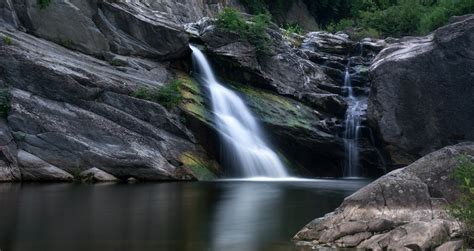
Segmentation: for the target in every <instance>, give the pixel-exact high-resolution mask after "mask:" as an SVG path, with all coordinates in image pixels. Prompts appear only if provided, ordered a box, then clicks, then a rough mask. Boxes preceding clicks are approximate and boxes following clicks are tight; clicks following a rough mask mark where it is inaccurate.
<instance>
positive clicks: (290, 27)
mask: <svg viewBox="0 0 474 251" xmlns="http://www.w3.org/2000/svg"><path fill="white" fill-rule="evenodd" d="M283 29H284V32H283V35H284V36H285V37H290V36H291V34H298V35H301V34H303V29H302V28H301V27H300V25H299V24H297V23H294V24H286V25H285V26H284V27H283Z"/></svg>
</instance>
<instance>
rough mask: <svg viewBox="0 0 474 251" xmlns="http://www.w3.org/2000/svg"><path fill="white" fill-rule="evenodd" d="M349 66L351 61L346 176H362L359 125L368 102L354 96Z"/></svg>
mask: <svg viewBox="0 0 474 251" xmlns="http://www.w3.org/2000/svg"><path fill="white" fill-rule="evenodd" d="M349 66H350V62H349V63H348V64H347V66H346V70H345V73H344V90H345V93H346V100H347V103H348V105H349V107H348V109H347V112H346V118H345V123H344V125H345V131H344V147H345V153H346V159H345V163H344V176H345V177H357V176H360V171H359V146H358V140H359V127H360V124H361V120H362V116H363V115H364V105H366V102H363V100H362V99H360V98H357V97H356V96H354V90H353V88H352V82H351V74H350V72H349Z"/></svg>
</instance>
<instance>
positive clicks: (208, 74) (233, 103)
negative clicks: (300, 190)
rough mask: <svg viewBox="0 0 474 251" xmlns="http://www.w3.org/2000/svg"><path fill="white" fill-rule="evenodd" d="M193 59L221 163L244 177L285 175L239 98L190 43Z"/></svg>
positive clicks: (279, 162) (281, 165)
mask: <svg viewBox="0 0 474 251" xmlns="http://www.w3.org/2000/svg"><path fill="white" fill-rule="evenodd" d="M191 49H192V51H193V62H194V65H195V68H196V70H197V71H198V73H199V77H200V78H201V80H202V81H203V82H204V83H205V84H206V85H207V87H208V88H209V91H210V93H211V101H212V110H213V113H214V116H215V123H216V126H217V128H218V130H219V133H220V136H221V139H222V144H223V145H222V158H223V161H224V163H226V164H227V165H232V167H233V168H234V169H238V171H239V172H240V175H241V176H243V177H261V176H264V177H286V176H287V173H286V170H285V167H284V165H283V163H282V161H281V160H280V158H279V157H278V155H277V154H276V153H275V152H274V151H273V150H272V149H271V148H270V147H269V146H268V144H267V143H266V142H265V140H264V137H263V133H262V131H261V129H260V128H259V125H258V123H257V121H256V120H255V118H254V117H253V116H252V114H251V112H250V111H249V109H248V108H247V107H246V106H245V104H244V102H243V101H242V99H241V98H240V97H239V96H238V95H237V94H235V93H234V92H233V91H231V90H229V89H228V88H226V87H224V86H223V85H221V84H220V83H219V82H218V81H217V80H216V77H215V76H214V73H213V72H212V69H211V66H210V65H209V63H208V62H207V59H206V57H205V56H204V54H203V53H202V52H201V51H200V50H199V49H198V48H196V47H194V46H191Z"/></svg>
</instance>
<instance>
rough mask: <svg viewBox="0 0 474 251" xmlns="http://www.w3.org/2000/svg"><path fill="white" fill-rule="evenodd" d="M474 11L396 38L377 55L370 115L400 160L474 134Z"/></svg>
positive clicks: (406, 161)
mask: <svg viewBox="0 0 474 251" xmlns="http://www.w3.org/2000/svg"><path fill="white" fill-rule="evenodd" d="M473 69H474V16H473V15H468V16H464V17H457V18H453V20H452V23H451V24H449V25H447V26H445V27H442V28H440V29H438V30H437V31H436V32H434V34H432V35H429V36H427V37H422V38H405V39H401V40H400V41H398V42H396V43H393V44H391V45H390V46H389V47H387V48H386V49H384V50H383V51H382V52H381V53H380V54H379V55H378V56H377V58H376V59H375V61H374V63H373V65H372V67H371V69H370V72H371V73H370V74H371V78H372V88H371V92H370V93H371V94H370V100H369V108H368V109H369V119H370V123H371V125H372V126H373V128H375V129H376V130H377V132H378V134H379V136H380V137H381V139H382V140H383V141H384V142H385V144H386V147H385V148H386V150H387V152H388V153H389V154H390V158H391V161H392V162H393V163H394V164H395V165H396V166H400V165H404V164H409V163H411V162H412V161H413V160H414V159H416V158H417V157H419V156H421V155H424V154H426V153H428V152H431V151H433V150H435V149H439V148H441V147H443V146H446V145H450V144H454V143H456V142H461V141H466V140H474V131H473V130H472V129H473V128H474V102H473V94H474V85H473V79H474V75H473Z"/></svg>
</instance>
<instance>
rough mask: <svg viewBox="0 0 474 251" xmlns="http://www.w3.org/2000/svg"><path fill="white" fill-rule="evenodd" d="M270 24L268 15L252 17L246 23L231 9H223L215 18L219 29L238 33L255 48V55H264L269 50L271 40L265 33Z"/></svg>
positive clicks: (262, 14)
mask: <svg viewBox="0 0 474 251" xmlns="http://www.w3.org/2000/svg"><path fill="white" fill-rule="evenodd" d="M270 22H271V16H270V14H268V13H261V14H258V15H256V16H253V17H252V18H251V19H250V22H247V21H246V20H245V19H244V18H243V17H242V15H241V14H240V13H239V12H238V11H237V10H236V9H233V8H225V9H224V10H223V11H222V12H221V13H220V14H219V15H218V17H217V26H218V27H219V28H221V29H223V30H226V31H230V32H236V33H238V34H239V35H240V36H241V37H242V38H243V39H245V40H247V41H248V42H249V43H250V44H252V45H253V46H254V47H255V50H256V52H257V54H260V53H266V52H268V50H269V47H270V44H271V42H272V40H271V38H270V36H269V35H268V33H267V29H268V26H269V25H270Z"/></svg>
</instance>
